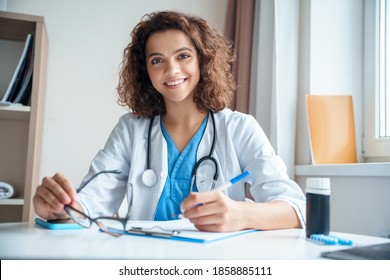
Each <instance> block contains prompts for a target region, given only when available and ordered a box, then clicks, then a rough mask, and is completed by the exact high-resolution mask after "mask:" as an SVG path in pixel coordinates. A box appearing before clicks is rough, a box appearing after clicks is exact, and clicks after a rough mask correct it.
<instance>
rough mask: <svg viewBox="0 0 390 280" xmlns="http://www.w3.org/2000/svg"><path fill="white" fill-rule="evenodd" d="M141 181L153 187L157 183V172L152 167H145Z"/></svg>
mask: <svg viewBox="0 0 390 280" xmlns="http://www.w3.org/2000/svg"><path fill="white" fill-rule="evenodd" d="M142 183H143V184H144V185H145V186H147V187H153V186H154V185H155V184H156V183H157V174H156V172H155V171H154V170H152V169H146V170H145V171H144V172H143V173H142Z"/></svg>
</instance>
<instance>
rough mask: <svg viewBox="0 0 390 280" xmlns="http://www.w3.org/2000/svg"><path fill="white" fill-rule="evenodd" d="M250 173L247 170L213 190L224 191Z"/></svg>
mask: <svg viewBox="0 0 390 280" xmlns="http://www.w3.org/2000/svg"><path fill="white" fill-rule="evenodd" d="M249 174H251V173H250V171H245V172H243V173H241V174H240V175H238V176H236V177H234V178H233V179H230V180H229V182H227V183H225V184H223V185H220V186H218V187H217V188H215V189H214V190H213V191H217V192H222V191H224V190H226V189H227V188H229V187H231V186H233V185H234V184H235V183H237V182H238V181H241V180H242V179H244V178H246V177H248V176H249ZM172 217H178V218H179V219H181V218H182V217H183V215H182V214H181V213H177V214H173V215H172Z"/></svg>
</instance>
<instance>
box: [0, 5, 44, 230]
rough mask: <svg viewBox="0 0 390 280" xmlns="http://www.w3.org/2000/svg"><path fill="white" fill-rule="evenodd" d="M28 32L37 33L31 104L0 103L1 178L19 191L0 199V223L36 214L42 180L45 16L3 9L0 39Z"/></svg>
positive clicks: (20, 38) (22, 38) (14, 38)
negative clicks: (35, 198) (34, 201)
mask: <svg viewBox="0 0 390 280" xmlns="http://www.w3.org/2000/svg"><path fill="white" fill-rule="evenodd" d="M29 33H31V34H33V35H34V66H33V80H32V89H31V97H30V103H29V104H30V106H23V105H19V104H12V105H9V106H4V105H0V181H2V182H6V183H8V184H11V185H12V186H13V187H14V188H15V190H16V192H17V193H18V195H17V197H15V198H10V199H0V223H3V222H19V221H31V220H32V218H33V212H34V211H33V207H32V196H33V194H34V193H35V188H36V186H37V185H38V184H39V181H40V178H39V168H40V157H41V142H42V126H43V112H44V97H45V87H46V72H47V57H48V38H47V32H46V27H45V22H44V18H43V17H41V16H33V15H25V14H18V13H11V12H3V11H0V40H2V41H4V42H10V43H13V42H21V43H23V42H24V41H25V39H26V36H27V34H29ZM0 52H5V53H3V54H2V55H4V56H7V53H6V52H7V48H0ZM11 71H13V70H11ZM0 94H1V95H2V94H4V92H1V93H0Z"/></svg>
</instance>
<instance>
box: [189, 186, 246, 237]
mask: <svg viewBox="0 0 390 280" xmlns="http://www.w3.org/2000/svg"><path fill="white" fill-rule="evenodd" d="M243 203H245V202H239V201H234V200H231V199H230V198H228V197H227V196H226V195H224V194H223V193H222V192H217V191H210V192H193V193H190V195H189V196H188V197H187V198H186V199H185V200H184V201H183V202H182V204H181V209H182V213H183V216H184V217H185V218H188V219H189V220H190V221H191V222H192V223H193V224H194V225H195V227H196V228H197V229H199V230H202V231H216V232H228V231H237V230H242V229H245V228H246V221H245V220H246V219H245V217H244V216H243V212H245V211H243V209H242V206H243Z"/></svg>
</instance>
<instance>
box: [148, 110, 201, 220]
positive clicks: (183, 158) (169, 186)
mask: <svg viewBox="0 0 390 280" xmlns="http://www.w3.org/2000/svg"><path fill="white" fill-rule="evenodd" d="M207 120H208V115H207V117H206V118H205V119H204V120H203V122H202V125H201V126H200V127H199V129H198V131H197V132H196V133H195V135H194V136H193V137H192V139H191V140H190V142H189V143H188V144H187V146H186V147H185V149H184V150H183V152H182V153H180V151H179V150H178V149H177V147H176V145H175V143H174V142H173V140H172V138H171V137H170V136H169V134H168V131H167V130H166V128H165V126H164V123H163V121H162V118H161V121H160V125H161V130H162V132H163V135H164V137H165V139H166V141H167V145H168V177H167V180H166V182H165V186H164V190H163V192H162V194H161V197H160V200H159V202H158V205H157V209H156V214H155V216H154V220H155V221H166V220H172V219H177V216H175V214H178V213H180V204H181V202H182V201H183V200H184V199H185V198H186V197H187V196H188V195H189V193H190V187H191V179H192V178H191V177H192V176H191V175H192V170H193V169H194V166H195V164H196V152H197V150H198V146H199V143H200V141H201V140H202V137H203V134H204V132H205V130H206V125H207Z"/></svg>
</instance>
